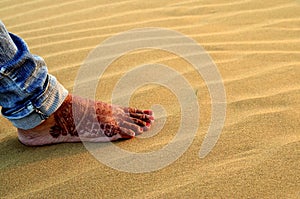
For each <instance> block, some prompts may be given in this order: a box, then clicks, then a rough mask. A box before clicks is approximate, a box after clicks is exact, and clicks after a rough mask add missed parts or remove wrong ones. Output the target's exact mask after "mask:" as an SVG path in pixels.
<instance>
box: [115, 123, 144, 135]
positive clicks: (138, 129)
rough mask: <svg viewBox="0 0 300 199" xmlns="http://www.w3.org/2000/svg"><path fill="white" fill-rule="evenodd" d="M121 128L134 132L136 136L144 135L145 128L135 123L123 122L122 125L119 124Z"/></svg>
mask: <svg viewBox="0 0 300 199" xmlns="http://www.w3.org/2000/svg"><path fill="white" fill-rule="evenodd" d="M145 125H146V124H145ZM119 126H120V127H122V128H126V129H130V130H132V131H133V132H135V134H141V133H143V128H141V126H139V125H138V124H136V123H135V122H127V121H123V122H122V123H121V124H119Z"/></svg>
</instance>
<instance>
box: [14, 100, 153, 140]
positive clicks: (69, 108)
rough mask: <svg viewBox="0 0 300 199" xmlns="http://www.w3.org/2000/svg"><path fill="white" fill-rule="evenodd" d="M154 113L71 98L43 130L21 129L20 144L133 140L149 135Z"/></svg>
mask: <svg viewBox="0 0 300 199" xmlns="http://www.w3.org/2000/svg"><path fill="white" fill-rule="evenodd" d="M153 121H154V117H153V113H152V111H151V110H139V109H135V108H129V107H120V106H116V105H111V104H107V103H104V102H100V101H92V100H88V99H84V98H81V97H77V96H72V95H68V97H67V98H66V99H65V101H64V102H63V104H62V105H61V106H60V108H59V109H58V110H57V111H56V112H55V113H54V114H52V115H51V116H50V117H49V118H48V119H46V120H45V121H44V122H43V123H42V124H40V125H39V126H37V127H35V128H33V129H30V130H23V129H18V137H19V140H20V142H22V143H23V144H25V145H28V146H40V145H48V144H55V143H63V142H81V141H89V142H109V141H115V140H118V139H130V138H133V137H135V136H136V135H139V134H141V133H143V132H144V131H147V130H148V129H149V128H150V127H151V125H152V123H153Z"/></svg>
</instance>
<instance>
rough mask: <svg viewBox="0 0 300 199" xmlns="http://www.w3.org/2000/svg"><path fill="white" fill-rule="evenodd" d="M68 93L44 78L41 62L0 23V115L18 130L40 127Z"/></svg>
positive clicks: (20, 40)
mask: <svg viewBox="0 0 300 199" xmlns="http://www.w3.org/2000/svg"><path fill="white" fill-rule="evenodd" d="M67 95H68V91H67V90H66V89H65V88H64V87H63V86H62V85H61V84H60V83H59V82H58V81H57V79H56V78H55V77H54V76H52V75H50V74H48V70H47V66H46V63H45V61H44V60H43V59H42V58H41V57H39V56H36V55H33V54H31V53H30V51H29V49H28V47H27V44H26V43H25V41H24V40H23V39H22V38H20V37H19V36H17V35H15V34H12V33H9V32H8V31H7V30H6V28H5V26H4V24H3V23H2V22H1V20H0V106H1V107H2V109H1V113H2V115H3V116H4V117H5V118H7V119H8V120H9V121H11V122H12V124H13V125H14V126H15V127H17V128H20V129H25V130H28V129H31V128H34V127H36V126H38V125H39V124H41V123H42V122H43V121H44V120H45V119H47V118H48V117H49V116H50V115H51V114H52V113H54V112H55V111H56V110H57V109H58V108H59V107H60V105H61V104H62V103H63V101H64V100H65V98H66V97H67Z"/></svg>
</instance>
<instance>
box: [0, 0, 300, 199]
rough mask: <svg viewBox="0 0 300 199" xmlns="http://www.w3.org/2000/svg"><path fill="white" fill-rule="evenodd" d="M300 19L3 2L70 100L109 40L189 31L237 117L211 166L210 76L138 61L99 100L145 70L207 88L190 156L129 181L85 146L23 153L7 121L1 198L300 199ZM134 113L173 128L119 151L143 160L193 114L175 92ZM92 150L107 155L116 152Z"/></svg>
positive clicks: (264, 11)
mask: <svg viewBox="0 0 300 199" xmlns="http://www.w3.org/2000/svg"><path fill="white" fill-rule="evenodd" d="M299 13H300V3H299V1H295V0H287V1H282V0H274V1H257V0H235V1H230V2H229V1H224V0H215V1H202V0H201V1H200V0H199V1H196V0H187V1H156V0H154V1H149V2H146V1H137V0H124V1H108V0H102V1H92V0H87V1H85V0H74V1H63V0H51V1H50V0H36V1H27V0H26V1H25V0H22V1H20V0H2V1H1V2H0V19H1V20H2V21H3V22H4V23H5V24H6V26H7V28H8V29H9V31H10V32H13V33H16V34H18V35H20V36H21V37H23V38H24V39H25V41H26V42H27V43H28V45H29V47H30V49H31V51H32V53H35V54H38V55H40V56H42V57H43V58H44V59H45V61H46V62H47V64H48V68H49V71H50V73H52V74H54V75H55V76H56V77H57V78H58V79H59V81H60V82H61V83H62V84H63V85H64V86H65V87H66V88H67V89H68V90H69V91H70V92H72V90H73V88H74V84H75V79H76V77H77V73H78V71H79V68H80V66H81V65H82V64H83V62H84V60H85V58H86V57H87V56H88V54H89V53H90V52H91V51H92V50H93V49H94V48H96V47H97V46H98V45H99V44H101V42H103V41H104V40H105V39H107V38H110V37H111V36H113V35H116V34H119V33H122V32H124V31H128V30H131V29H135V28H146V27H161V28H168V29H172V30H175V31H178V32H181V33H182V34H184V35H186V36H187V37H190V38H192V39H193V40H195V41H196V42H197V43H199V44H200V45H201V46H202V47H203V48H204V49H205V50H206V51H207V53H209V55H210V56H211V57H212V59H213V60H214V62H215V63H216V65H217V66H218V69H219V71H220V74H221V76H222V79H223V82H224V86H225V90H226V100H227V109H226V110H227V111H226V121H225V126H224V128H223V130H222V134H221V136H220V139H219V140H218V142H217V144H216V146H215V147H214V148H213V150H212V151H211V152H210V153H209V155H208V156H206V157H205V158H203V159H200V158H199V150H200V146H201V144H202V142H203V140H204V137H205V135H206V133H207V131H208V128H209V125H210V117H211V114H212V109H211V99H210V95H209V91H208V89H207V84H206V82H205V81H204V79H203V78H201V77H200V76H199V74H198V73H197V72H196V71H195V69H194V68H193V67H192V66H191V64H190V63H188V62H187V61H186V60H184V59H183V58H182V57H180V56H177V55H174V54H172V53H170V52H165V51H162V50H153V49H152V50H149V49H144V50H143V49H142V50H138V51H134V52H128V53H126V54H124V55H123V56H122V57H120V58H118V59H117V60H115V61H114V62H113V63H112V64H111V66H110V67H109V68H108V70H107V71H106V72H105V74H104V76H103V77H102V80H101V81H102V83H101V84H99V85H98V87H97V93H96V98H97V99H100V100H104V101H108V102H109V101H111V98H112V97H111V95H112V90H113V89H114V86H115V85H116V84H117V82H118V81H119V80H120V79H121V78H122V76H123V75H125V74H126V73H128V71H130V70H133V69H134V68H135V67H137V66H140V65H143V64H149V63H152V64H153V63H154V64H164V65H167V66H169V67H170V68H172V69H174V70H176V71H177V72H178V73H179V75H180V76H182V77H184V78H185V79H186V80H187V81H188V82H189V84H190V85H191V87H192V88H193V90H194V91H195V95H196V98H197V100H198V104H199V107H200V108H199V110H200V119H199V121H198V122H199V128H198V131H197V133H196V135H195V138H194V139H193V142H192V144H191V145H190V146H189V148H188V149H187V151H186V152H185V153H184V154H183V155H182V156H180V158H178V159H177V160H176V161H175V162H173V163H172V164H170V165H169V166H167V167H165V168H163V169H161V170H157V171H154V172H149V173H141V174H134V173H126V172H122V171H118V170H115V169H113V168H110V167H108V166H106V165H105V164H103V163H100V162H99V161H97V159H96V158H95V157H94V156H93V155H91V153H90V152H89V151H88V150H87V149H86V148H85V147H84V145H83V144H80V143H75V144H59V145H54V146H45V147H37V148H31V147H26V146H23V145H22V144H20V143H19V142H18V140H17V134H16V130H15V128H14V127H13V126H12V125H11V124H10V123H9V122H8V121H7V120H5V119H4V118H3V117H1V118H0V159H1V163H0V196H1V198H2V197H3V198H300V191H299V190H300V168H299V163H300V132H299V129H300V122H299V120H300V105H299V97H300V78H299V77H300V56H299V55H300V38H299V35H300V17H299ZM137 78H143V77H137ZM170 80H171V79H170ZM90 81H92V79H90V78H87V79H84V82H85V83H88V82H90ZM166 81H167V80H166ZM84 82H83V85H82V86H83V87H84ZM103 82H104V83H103ZM86 89H89V88H86ZM124 96H126V93H124ZM130 104H131V105H133V106H137V107H141V108H150V107H151V106H152V105H153V104H160V105H162V106H163V107H164V109H165V111H166V117H163V116H162V115H158V117H157V125H158V124H160V123H163V122H165V125H164V126H163V128H162V129H161V131H160V132H158V133H157V134H156V135H153V136H152V137H150V138H137V139H133V140H128V141H124V142H118V143H116V145H117V146H119V147H121V148H123V149H125V150H128V151H134V152H137V153H142V152H151V151H157V150H159V149H162V148H163V147H164V146H166V145H167V144H168V143H170V142H171V141H172V139H173V138H174V136H175V135H176V133H177V131H178V129H179V127H180V122H181V120H180V117H181V113H182V112H181V110H180V106H179V105H180V102H178V100H177V98H176V95H174V93H172V92H171V91H170V90H168V88H164V87H162V86H159V85H147V86H143V87H141V88H139V89H137V91H136V92H135V93H134V94H133V95H132V96H131V101H130ZM185 117H188V118H191V119H192V118H193V115H188V116H185ZM149 133H151V132H149ZM152 133H153V132H152ZM183 141H184V139H183V140H182V142H183ZM178 144H179V145H180V144H181V143H178ZM92 146H93V147H94V149H95V150H96V151H97V150H99V151H100V152H103V149H105V148H107V147H108V145H107V144H94V145H92ZM113 158H115V159H117V160H118V157H112V160H113ZM124 158H125V157H124ZM162 158H167V157H162ZM120 159H122V158H120Z"/></svg>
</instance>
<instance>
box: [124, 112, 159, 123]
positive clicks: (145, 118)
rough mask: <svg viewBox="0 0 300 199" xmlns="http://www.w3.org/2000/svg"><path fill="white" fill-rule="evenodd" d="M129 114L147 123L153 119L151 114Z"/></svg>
mask: <svg viewBox="0 0 300 199" xmlns="http://www.w3.org/2000/svg"><path fill="white" fill-rule="evenodd" d="M129 115H130V117H133V118H136V119H139V120H142V121H144V122H147V123H151V121H152V120H154V118H153V116H151V115H146V114H141V113H130V114H129Z"/></svg>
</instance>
